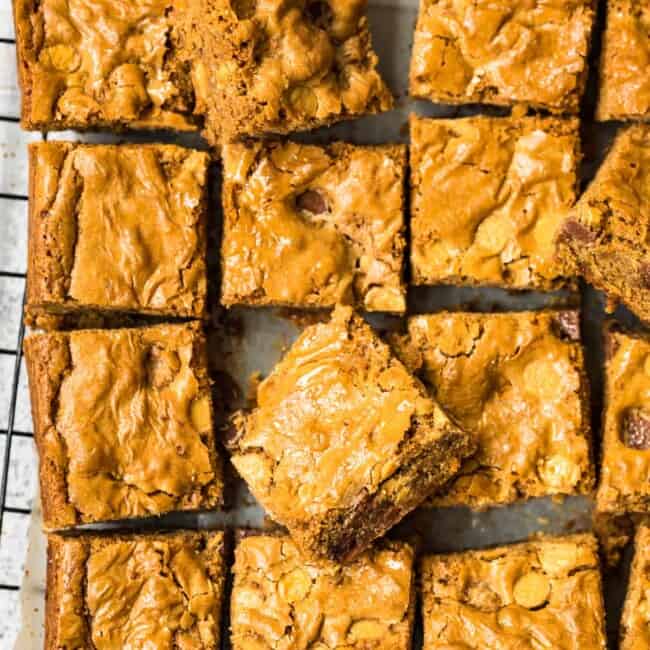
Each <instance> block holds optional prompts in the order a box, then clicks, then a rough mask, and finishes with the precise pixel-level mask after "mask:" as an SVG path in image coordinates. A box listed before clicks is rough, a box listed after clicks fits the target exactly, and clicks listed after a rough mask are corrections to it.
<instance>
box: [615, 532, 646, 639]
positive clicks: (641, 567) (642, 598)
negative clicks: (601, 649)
mask: <svg viewBox="0 0 650 650" xmlns="http://www.w3.org/2000/svg"><path fill="white" fill-rule="evenodd" d="M620 639H621V642H620V644H619V649H620V650H643V649H644V648H649V647H650V528H649V527H648V524H647V523H645V524H642V525H641V526H639V529H638V531H637V533H636V538H635V541H634V560H633V561H632V569H631V571H630V579H629V582H628V585H627V595H626V597H625V605H624V607H623V616H622V617H621V628H620Z"/></svg>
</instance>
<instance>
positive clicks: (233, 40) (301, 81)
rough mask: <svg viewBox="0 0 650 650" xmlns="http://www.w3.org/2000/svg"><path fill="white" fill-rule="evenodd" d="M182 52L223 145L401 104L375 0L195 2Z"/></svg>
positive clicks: (187, 12) (211, 132) (208, 123)
mask: <svg viewBox="0 0 650 650" xmlns="http://www.w3.org/2000/svg"><path fill="white" fill-rule="evenodd" d="M184 5H185V6H184V8H183V10H182V11H179V16H181V17H180V19H179V25H180V31H181V33H182V34H183V35H182V42H183V46H182V57H184V58H185V60H186V61H187V63H188V65H189V66H191V69H192V79H193V82H194V88H195V92H196V102H197V111H198V112H199V113H202V114H204V115H205V118H206V119H205V129H204V135H205V136H206V138H207V139H208V141H209V142H210V143H211V144H213V145H219V144H223V143H226V142H231V141H232V140H233V139H239V138H241V137H242V136H261V135H264V134H269V133H289V132H291V131H304V130H307V129H313V128H315V127H318V126H326V125H328V124H331V123H333V122H337V121H339V120H343V119H350V118H354V117H360V116H362V115H366V114H369V113H377V112H380V111H386V110H389V109H390V108H392V105H393V98H392V95H391V93H390V91H389V90H388V88H387V87H386V85H385V84H384V81H383V80H382V78H381V76H380V75H379V72H378V71H377V55H376V54H375V52H374V51H373V49H372V44H371V39H370V32H369V30H368V20H367V18H366V0H325V1H323V0H288V1H286V0H269V1H267V2H252V1H250V0H233V1H231V0H193V1H192V2H185V3H184Z"/></svg>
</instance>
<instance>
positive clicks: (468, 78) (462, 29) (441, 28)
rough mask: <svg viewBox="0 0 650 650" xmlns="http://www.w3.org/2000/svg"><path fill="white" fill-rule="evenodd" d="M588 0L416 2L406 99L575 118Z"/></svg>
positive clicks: (590, 8)
mask: <svg viewBox="0 0 650 650" xmlns="http://www.w3.org/2000/svg"><path fill="white" fill-rule="evenodd" d="M594 6H595V2H594V1H593V0H567V1H566V2H565V1H562V2H558V1H557V0H504V1H502V2H492V1H491V0H461V1H460V2H458V1H457V0H421V3H420V15H419V18H418V22H417V26H416V28H415V37H414V42H413V54H412V58H411V72H410V91H411V95H414V96H416V97H421V98H424V99H431V100H433V101H436V102H442V103H446V104H469V103H476V102H480V103H485V104H497V105H506V106H508V105H513V104H524V105H527V106H533V107H535V108H538V109H545V110H548V111H550V112H553V113H577V112H578V109H579V106H580V99H581V97H582V93H583V91H584V87H585V81H586V78H587V54H588V52H589V44H590V40H591V30H592V25H593V21H594Z"/></svg>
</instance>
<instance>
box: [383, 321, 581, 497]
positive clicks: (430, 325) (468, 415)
mask: <svg viewBox="0 0 650 650" xmlns="http://www.w3.org/2000/svg"><path fill="white" fill-rule="evenodd" d="M394 342H395V344H396V345H395V349H396V351H397V352H398V355H400V356H401V357H402V358H403V360H404V362H405V363H406V365H407V367H408V368H409V370H411V371H413V372H416V374H417V375H418V376H419V377H421V378H422V379H423V381H424V383H425V385H426V386H427V387H428V388H430V390H431V391H432V394H433V396H434V398H435V399H436V400H437V401H438V403H439V404H440V405H441V406H442V408H443V409H445V411H446V412H447V413H448V414H449V415H450V417H452V418H453V419H454V421H455V422H457V423H458V424H459V425H460V426H461V427H462V428H464V429H466V430H467V431H472V432H474V433H475V435H476V437H477V440H478V451H477V453H476V454H475V455H474V456H473V457H472V458H470V459H468V460H467V461H465V463H463V466H462V468H461V470H460V472H459V474H458V475H457V476H456V477H455V478H454V479H453V480H452V481H451V482H450V484H449V485H448V486H446V489H445V491H444V493H443V494H442V495H440V496H435V497H434V498H433V499H432V500H431V501H430V502H431V503H432V504H433V505H436V506H456V505H464V506H470V507H472V508H479V509H480V508H486V507H490V506H495V505H502V504H508V503H512V502H514V501H516V500H518V499H526V498H531V497H542V496H548V495H553V494H587V493H590V492H591V491H592V489H593V486H594V467H593V463H592V453H591V427H590V418H589V395H588V387H587V376H586V373H585V366H584V358H583V350H582V346H581V343H580V325H579V315H578V312H575V311H564V312H551V311H543V312H517V313H502V314H472V313H462V312H458V313H448V312H443V313H439V314H432V315H422V316H414V317H412V318H410V319H409V323H408V337H407V339H406V340H404V339H395V341H394Z"/></svg>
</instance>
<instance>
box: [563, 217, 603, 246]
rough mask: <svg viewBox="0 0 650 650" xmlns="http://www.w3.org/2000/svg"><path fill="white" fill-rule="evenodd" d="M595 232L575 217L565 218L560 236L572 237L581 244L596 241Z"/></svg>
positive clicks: (565, 238)
mask: <svg viewBox="0 0 650 650" xmlns="http://www.w3.org/2000/svg"><path fill="white" fill-rule="evenodd" d="M596 237H597V233H595V232H594V231H593V230H591V229H590V228H587V226H585V225H584V224H582V223H580V222H579V221H576V220H575V219H567V221H565V223H564V226H563V227H562V233H561V238H562V239H564V240H567V239H572V240H574V241H577V242H580V243H582V244H589V243H591V242H593V241H596Z"/></svg>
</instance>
